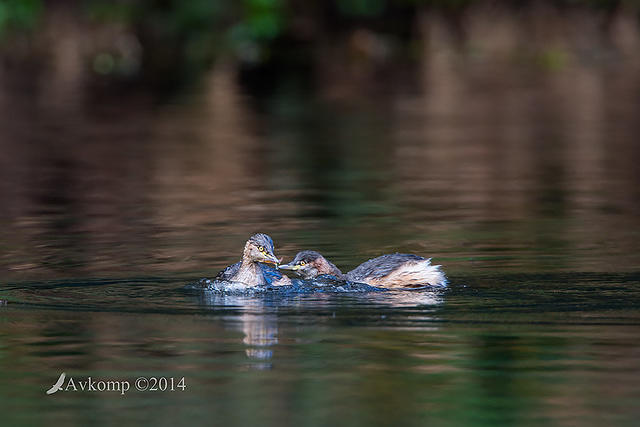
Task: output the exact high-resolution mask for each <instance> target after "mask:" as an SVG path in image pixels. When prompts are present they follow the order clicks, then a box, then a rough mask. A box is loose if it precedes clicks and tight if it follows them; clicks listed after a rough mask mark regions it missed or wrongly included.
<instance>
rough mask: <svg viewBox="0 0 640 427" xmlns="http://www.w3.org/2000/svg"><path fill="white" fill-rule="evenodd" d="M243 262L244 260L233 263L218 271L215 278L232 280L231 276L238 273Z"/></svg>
mask: <svg viewBox="0 0 640 427" xmlns="http://www.w3.org/2000/svg"><path fill="white" fill-rule="evenodd" d="M241 264H242V261H238V262H236V263H235V264H231V265H230V266H228V267H227V268H225V269H224V270H222V271H221V272H220V273H218V274H217V275H216V277H215V280H231V278H232V277H233V276H235V275H236V274H237V273H238V270H240V265H241Z"/></svg>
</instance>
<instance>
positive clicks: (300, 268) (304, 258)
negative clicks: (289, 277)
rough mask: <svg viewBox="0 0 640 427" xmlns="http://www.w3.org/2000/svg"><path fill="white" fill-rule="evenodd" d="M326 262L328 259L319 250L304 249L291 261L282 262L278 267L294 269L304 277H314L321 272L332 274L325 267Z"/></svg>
mask: <svg viewBox="0 0 640 427" xmlns="http://www.w3.org/2000/svg"><path fill="white" fill-rule="evenodd" d="M326 264H328V263H327V261H326V260H325V259H324V257H323V256H322V254H320V253H319V252H316V251H302V252H298V253H297V254H296V256H295V258H293V260H292V261H291V262H289V263H287V264H282V265H280V266H278V268H279V269H280V270H289V271H293V272H295V273H296V274H297V275H298V276H300V277H302V278H303V279H313V278H315V277H318V276H319V275H320V274H331V271H328V270H327V269H326V268H325V265H326ZM325 270H327V271H325Z"/></svg>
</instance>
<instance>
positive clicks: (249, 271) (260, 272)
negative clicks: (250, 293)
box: [215, 233, 291, 287]
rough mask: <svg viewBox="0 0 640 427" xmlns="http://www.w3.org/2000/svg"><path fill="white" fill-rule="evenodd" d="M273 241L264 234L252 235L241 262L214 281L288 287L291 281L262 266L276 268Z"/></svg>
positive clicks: (246, 285)
mask: <svg viewBox="0 0 640 427" xmlns="http://www.w3.org/2000/svg"><path fill="white" fill-rule="evenodd" d="M273 252H274V248H273V240H272V239H271V237H269V236H267V235H266V234H262V233H258V234H254V235H253V236H251V237H250V238H249V240H247V243H246V244H245V245H244V251H243V252H242V260H241V261H239V262H237V263H235V264H233V265H230V266H228V267H227V268H225V269H224V270H222V271H221V272H219V273H218V275H217V276H216V277H215V280H219V281H226V282H237V283H239V284H241V285H243V286H245V287H253V286H260V285H275V286H281V285H290V284H291V280H290V279H289V278H288V277H287V276H285V275H283V274H281V273H280V272H278V271H277V270H275V269H273V268H270V267H267V266H265V265H263V264H262V263H265V264H272V265H274V266H276V267H277V266H278V263H279V262H280V261H279V260H278V258H276V256H275V254H274V253H273Z"/></svg>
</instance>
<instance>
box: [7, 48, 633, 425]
mask: <svg viewBox="0 0 640 427" xmlns="http://www.w3.org/2000/svg"><path fill="white" fill-rule="evenodd" d="M456 61H457V60H454V59H450V58H448V57H447V56H446V55H444V56H438V55H435V56H433V57H432V58H431V59H430V60H429V61H427V62H425V63H424V64H422V65H421V67H422V68H418V69H411V70H409V71H406V70H405V71H404V72H403V73H401V74H399V75H398V76H396V77H395V78H393V79H390V81H391V82H392V83H390V85H389V86H390V87H387V86H385V87H383V88H380V87H369V86H367V85H366V83H367V79H366V78H361V77H362V76H360V75H358V74H356V75H355V76H351V77H348V76H343V77H340V76H325V79H337V81H325V80H323V79H322V78H319V79H318V81H316V87H314V89H313V91H312V93H310V92H305V91H302V90H301V89H300V88H296V87H293V88H291V87H287V86H286V85H282V86H277V87H276V88H274V90H273V93H271V94H270V95H269V96H265V97H259V98H256V97H253V96H250V95H248V94H247V93H246V90H245V89H244V88H243V86H242V85H240V84H239V83H238V80H237V79H236V78H235V75H236V74H235V73H234V70H233V69H232V68H230V67H227V66H225V65H220V66H219V67H217V68H216V69H215V70H214V71H213V72H212V73H211V76H210V77H209V78H208V79H207V80H206V81H205V82H204V83H203V84H202V87H198V88H196V89H195V90H194V91H193V92H194V94H193V95H191V96H186V97H185V98H184V99H178V100H176V101H175V102H171V103H168V104H167V103H162V104H160V105H158V104H156V103H153V102H151V101H150V100H149V99H148V98H146V97H145V96H142V95H132V94H105V93H103V92H100V91H98V93H96V94H93V95H91V96H89V95H86V92H85V91H84V90H80V88H78V87H76V86H74V82H69V81H66V80H64V79H62V80H60V79H58V80H56V76H55V75H48V76H41V78H40V79H39V80H38V79H31V78H29V76H22V75H21V74H20V73H17V72H16V73H13V74H12V73H10V72H8V71H5V72H4V74H3V78H2V79H0V81H1V82H2V84H3V87H2V90H0V111H1V112H2V114H0V123H1V127H2V138H0V170H1V171H2V179H1V180H0V205H1V206H2V209H1V211H0V267H1V268H2V270H1V271H2V273H1V276H0V299H3V300H7V301H8V304H6V305H3V306H0V413H1V414H2V418H3V421H2V423H3V425H4V424H6V425H11V424H18V425H34V424H45V423H47V424H55V425H60V424H63V423H64V424H65V425H66V424H77V425H86V424H94V423H96V424H123V423H125V422H126V423H134V422H138V423H142V422H144V423H145V424H147V423H151V422H153V423H157V424H158V425H175V424H177V423H182V424H185V423H199V424H204V423H207V424H215V425H249V424H255V423H260V424H262V425H328V424H334V423H336V422H341V423H344V424H349V425H363V426H364V425H426V424H434V425H567V426H569V425H570V426H574V425H580V426H585V425H594V426H599V425H636V424H637V421H638V419H639V418H640V407H639V406H638V401H640V341H639V340H638V336H640V251H639V249H640V246H639V245H638V238H639V237H640V232H639V230H640V229H639V227H638V225H639V222H640V216H639V214H640V192H639V188H640V186H638V184H639V181H640V173H639V172H638V167H637V164H638V160H639V158H640V145H639V144H638V141H637V135H638V130H639V129H640V128H639V123H640V122H638V120H637V118H638V117H640V104H638V103H637V94H638V89H639V88H640V80H639V79H638V77H637V73H635V72H634V71H633V70H629V69H628V68H622V69H620V68H617V67H615V66H602V67H592V66H590V65H589V64H586V65H584V66H580V67H575V68H570V69H566V70H559V71H553V72H548V73H546V74H545V73H543V74H536V75H531V74H529V73H528V71H527V69H526V67H522V68H521V67H517V66H513V67H511V68H508V69H500V68H499V65H498V66H494V67H492V68H487V67H486V66H484V65H482V64H480V65H478V64H475V65H474V63H473V62H470V63H459V62H456ZM495 67H498V68H497V69H496V68H495ZM365 77H366V76H365ZM341 78H342V79H349V78H350V79H351V80H347V81H346V82H342V81H341V80H340V79H341ZM42 81H47V82H48V84H41V83H39V82H42ZM341 83H344V84H343V85H341ZM344 87H348V88H350V91H349V92H347V93H344V92H341V91H340V88H344ZM354 88H355V89H354ZM255 231H262V232H266V233H269V234H270V235H271V236H272V237H273V238H274V240H275V243H276V254H277V255H278V256H282V257H284V258H285V260H288V259H290V258H291V257H292V256H293V255H294V254H295V253H296V252H297V251H298V250H301V249H311V248H313V249H317V250H320V251H321V252H323V253H325V254H326V255H327V256H328V257H329V258H330V259H331V260H332V261H333V262H335V263H336V264H337V265H339V266H341V267H343V269H344V270H348V269H350V268H353V267H354V266H356V265H358V264H359V263H360V262H362V261H364V260H366V259H367V258H370V257H373V256H377V255H379V254H382V253H388V252H393V251H402V252H411V253H416V254H420V255H424V256H431V257H433V258H434V259H433V260H434V262H435V263H436V264H442V265H443V267H444V269H445V271H446V272H447V273H448V275H449V276H450V279H451V280H450V283H451V285H450V288H449V289H448V290H446V291H438V292H396V293H392V292H388V293H379V294H378V293H376V294H366V295H361V294H358V295H327V294H322V295H299V296H286V297H282V296H281V297H278V296H273V297H264V296H259V297H240V296H225V297H222V296H215V295H199V294H193V293H190V292H185V291H184V289H183V287H184V285H185V284H187V283H189V282H190V281H192V280H195V279H198V278H200V277H205V276H208V277H211V276H213V275H214V274H215V273H216V272H217V271H218V270H219V269H221V268H223V267H224V266H226V265H228V264H230V263H232V262H235V261H237V259H238V257H239V255H240V251H241V248H242V245H243V243H244V240H245V239H246V238H247V237H248V236H249V235H250V234H251V233H253V232H255ZM61 372H66V373H67V375H68V376H73V377H75V378H86V377H89V376H92V377H93V378H95V379H99V378H101V379H111V380H113V379H122V380H129V381H133V380H135V379H136V378H137V377H140V376H147V377H151V376H156V377H167V378H168V377H173V378H176V379H179V378H182V377H184V378H185V381H186V390H185V391H181V392H137V391H134V390H131V391H129V392H128V393H127V394H126V395H125V396H120V395H119V394H116V393H92V392H85V393H81V392H78V393H71V392H65V393H61V392H59V393H56V394H54V395H51V396H47V395H45V390H47V389H48V388H49V387H51V385H52V384H54V382H55V380H56V378H58V376H59V375H60V373H61Z"/></svg>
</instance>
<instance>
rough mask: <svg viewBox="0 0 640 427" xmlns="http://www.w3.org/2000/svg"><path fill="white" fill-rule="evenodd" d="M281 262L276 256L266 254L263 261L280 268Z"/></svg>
mask: <svg viewBox="0 0 640 427" xmlns="http://www.w3.org/2000/svg"><path fill="white" fill-rule="evenodd" d="M280 261H281V260H279V259H278V258H276V256H275V255H273V254H264V258H263V259H262V262H264V263H266V264H273V265H275V266H276V267H277V266H278V264H280Z"/></svg>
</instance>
